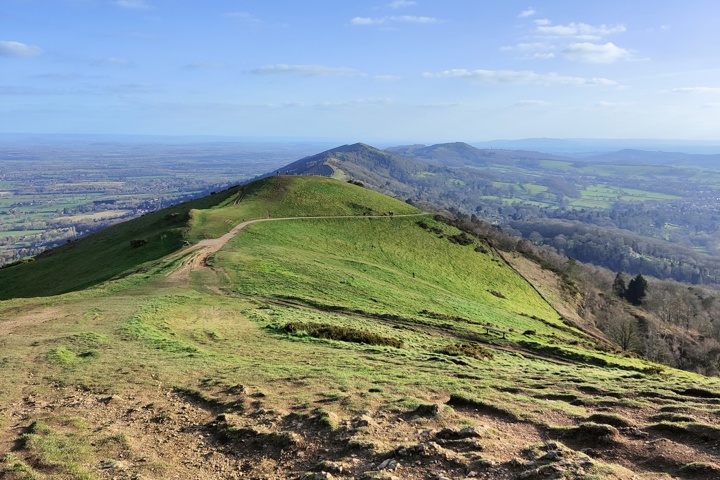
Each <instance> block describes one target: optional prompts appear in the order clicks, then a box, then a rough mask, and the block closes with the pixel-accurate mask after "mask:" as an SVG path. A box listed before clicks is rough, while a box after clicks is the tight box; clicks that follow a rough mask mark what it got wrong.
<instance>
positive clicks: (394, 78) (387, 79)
mask: <svg viewBox="0 0 720 480" xmlns="http://www.w3.org/2000/svg"><path fill="white" fill-rule="evenodd" d="M374 78H375V80H377V81H379V82H397V81H398V80H402V77H398V76H396V75H375V77H374Z"/></svg>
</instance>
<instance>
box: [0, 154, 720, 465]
mask: <svg viewBox="0 0 720 480" xmlns="http://www.w3.org/2000/svg"><path fill="white" fill-rule="evenodd" d="M341 154H342V155H341ZM343 155H345V157H343ZM347 155H365V157H366V158H365V159H366V161H367V162H371V163H370V164H372V165H374V167H373V168H375V169H380V168H385V169H387V170H388V171H389V170H391V169H394V168H400V167H398V165H402V160H398V159H397V158H396V157H395V156H392V155H390V154H382V152H381V154H377V152H375V151H374V149H371V148H370V147H367V146H362V145H360V146H354V147H353V148H350V149H347V151H344V152H342V151H341V152H333V153H332V154H325V160H322V159H321V157H318V158H315V159H313V157H310V158H309V159H304V161H305V163H306V164H307V165H306V166H307V168H314V167H311V166H309V165H310V164H313V163H314V164H315V166H317V167H318V168H322V165H323V164H324V163H323V162H328V163H330V164H334V165H333V166H334V172H335V174H336V175H338V174H339V172H343V173H345V174H347V172H346V171H345V170H344V169H343V167H346V166H347V164H346V163H345V162H344V160H343V158H348V157H347ZM331 158H332V159H334V160H332V159H331ZM298 168H300V167H298ZM407 168H410V166H408V167H407ZM288 170H292V169H290V168H288ZM371 170H372V169H368V171H371ZM174 215H177V216H174ZM163 236H165V240H164V241H163V240H162V238H163ZM168 238H172V239H173V241H172V243H171V242H169V241H168ZM132 240H147V243H142V244H138V242H135V243H133V244H131V241H132ZM144 249H146V250H145V252H144V253H143V250H144ZM102 252H110V253H109V254H112V255H111V256H112V258H108V259H104V258H103V255H102ZM109 254H108V255H109ZM101 262H108V263H107V264H105V263H101ZM107 265H110V266H107ZM514 265H515V266H518V268H517V269H516V268H515V267H514ZM75 266H77V269H75ZM93 266H94V267H95V271H93V268H92V267H93ZM520 266H521V268H520ZM57 270H60V272H57ZM519 271H522V272H523V273H522V274H520V273H519ZM63 273H65V275H63ZM43 277H48V280H47V281H41V279H42V278H43ZM531 279H534V280H531ZM11 283H12V284H11ZM15 283H17V284H15ZM0 285H1V287H0V291H1V292H2V295H3V297H4V298H6V299H5V300H3V301H1V302H0V346H1V347H2V350H0V412H2V416H0V453H4V457H2V461H1V462H0V478H8V479H19V478H68V479H70V478H72V479H75V478H84V479H94V478H97V479H105V478H108V479H109V478H123V479H124V478H128V479H130V478H143V479H155V478H157V479H160V478H202V479H211V478H304V479H321V478H322V479H328V478H367V479H373V478H396V477H400V478H410V479H426V478H498V479H515V478H577V479H580V478H583V479H591V478H615V479H627V478H632V477H633V475H636V476H637V477H638V478H667V475H668V474H670V475H672V476H674V477H678V478H708V479H709V478H717V476H718V474H720V467H718V465H717V464H716V462H717V450H716V449H717V446H718V445H719V444H720V426H719V425H718V421H717V418H718V416H717V415H718V410H717V409H718V406H717V405H718V401H719V399H720V381H719V380H718V379H714V378H708V377H703V376H701V375H697V374H692V373H689V372H683V371H678V370H674V369H672V368H668V367H663V366H660V365H656V364H653V363H650V362H647V361H645V360H643V359H641V358H638V357H637V356H633V355H623V354H620V353H618V352H616V351H615V350H614V349H613V348H612V347H611V346H610V344H609V343H608V342H606V341H604V339H602V338H599V337H598V334H597V332H596V331H594V330H592V328H590V327H589V326H587V325H583V324H581V323H580V322H578V321H576V319H574V318H570V316H569V315H565V314H561V313H559V311H561V310H562V311H564V310H568V311H569V310H573V309H574V308H573V307H572V305H565V308H561V307H562V306H561V305H560V304H561V303H562V302H563V300H562V299H563V298H565V297H564V296H563V293H562V286H561V285H562V280H561V279H559V278H557V277H555V276H553V274H552V273H551V272H549V271H547V270H543V269H542V268H541V267H540V266H539V265H537V264H535V263H533V262H532V261H531V260H529V259H527V258H521V257H512V256H509V255H508V254H506V253H503V252H500V251H498V250H496V249H495V248H494V247H493V246H492V245H490V244H489V243H488V242H487V241H486V240H485V239H483V238H480V237H476V236H473V235H470V234H469V233H468V232H464V231H461V230H459V229H458V228H457V227H455V226H453V225H450V224H448V223H446V222H445V221H443V219H442V218H441V217H435V216H433V215H428V214H423V213H422V212H420V211H418V210H417V209H415V208H414V207H412V206H410V205H408V204H406V203H403V202H400V201H398V200H395V199H392V198H389V197H386V196H383V195H381V194H379V193H376V192H373V191H371V190H369V189H365V188H362V187H360V186H357V185H353V184H351V183H347V182H344V181H338V180H335V179H328V178H322V177H302V176H286V175H280V176H273V177H268V178H265V179H262V180H259V181H257V182H254V183H251V184H249V185H245V186H243V187H242V188H235V189H231V190H229V191H227V192H221V193H218V194H216V195H213V196H211V197H208V198H205V199H201V200H198V201H195V202H193V203H188V204H184V205H179V206H176V207H173V209H171V210H165V211H160V212H157V213H156V214H152V215H148V216H146V217H142V218H140V219H136V220H134V221H131V222H128V223H127V224H123V225H119V226H117V227H115V230H112V231H106V232H103V233H102V234H98V235H93V236H89V237H87V238H85V239H83V240H81V241H78V242H77V243H76V244H74V245H71V246H65V247H63V248H61V249H58V250H55V251H52V252H51V253H50V254H48V255H46V256H45V257H44V258H39V259H37V260H36V261H34V262H30V263H27V264H21V265H16V266H13V267H10V268H6V269H2V270H0ZM64 292H66V293H64Z"/></svg>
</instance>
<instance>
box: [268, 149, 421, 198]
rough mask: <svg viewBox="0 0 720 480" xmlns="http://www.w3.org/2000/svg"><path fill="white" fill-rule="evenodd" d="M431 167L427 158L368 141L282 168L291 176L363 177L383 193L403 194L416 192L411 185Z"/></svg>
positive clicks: (362, 178)
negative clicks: (391, 150) (417, 158)
mask: <svg viewBox="0 0 720 480" xmlns="http://www.w3.org/2000/svg"><path fill="white" fill-rule="evenodd" d="M427 169H428V163H427V162H425V161H423V160H411V159H408V158H404V157H402V156H400V155H395V154H393V153H392V152H388V151H383V150H379V149H377V148H375V147H371V146H370V145H366V144H364V143H355V144H353V145H343V146H340V147H337V148H333V149H331V150H327V151H325V152H322V153H319V154H317V155H313V156H310V157H305V158H303V159H300V160H298V161H297V162H293V163H291V164H289V165H287V166H285V167H282V168H281V169H280V170H279V171H280V172H281V173H284V174H288V175H323V176H328V177H334V178H338V179H343V180H348V179H354V180H359V181H362V182H364V183H367V184H369V185H370V186H372V187H373V188H374V189H375V190H378V191H380V192H384V193H390V192H392V193H393V194H394V195H395V196H403V195H409V194H411V193H412V188H410V187H409V186H408V183H410V182H411V180H412V178H413V177H414V176H416V175H417V174H419V173H421V172H423V171H426V170H427Z"/></svg>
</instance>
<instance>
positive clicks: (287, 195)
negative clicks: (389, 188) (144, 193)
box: [188, 175, 420, 240]
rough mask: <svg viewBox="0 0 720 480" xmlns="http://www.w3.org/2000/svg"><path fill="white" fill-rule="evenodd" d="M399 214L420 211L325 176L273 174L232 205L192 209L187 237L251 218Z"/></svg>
mask: <svg viewBox="0 0 720 480" xmlns="http://www.w3.org/2000/svg"><path fill="white" fill-rule="evenodd" d="M391 213H392V214H394V215H402V214H415V213H420V211H419V210H418V209H417V208H415V207H413V206H410V205H408V204H406V203H404V202H401V201H399V200H396V199H394V198H391V197H387V196H385V195H381V194H379V193H377V192H374V191H372V190H368V189H366V188H362V187H359V186H357V185H353V184H350V183H346V182H341V181H338V180H334V179H331V178H325V177H315V176H312V177H307V176H285V175H283V176H275V177H269V178H265V179H263V180H259V181H257V182H253V183H251V184H249V185H246V186H244V187H243V188H242V190H241V193H240V195H239V197H238V198H237V200H236V201H235V202H234V203H233V204H232V205H223V206H222V207H220V208H213V209H208V210H203V211H195V212H193V215H192V217H193V219H192V221H191V229H190V232H189V233H188V237H189V238H191V239H192V240H199V239H202V238H217V237H219V236H221V235H222V234H224V233H227V232H228V231H229V230H230V229H231V228H232V227H233V226H234V225H235V224H236V223H238V222H240V221H244V220H249V219H254V218H284V217H311V216H339V215H346V216H357V215H360V216H362V215H389V214H391Z"/></svg>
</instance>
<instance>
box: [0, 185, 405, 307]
mask: <svg viewBox="0 0 720 480" xmlns="http://www.w3.org/2000/svg"><path fill="white" fill-rule="evenodd" d="M391 211H393V213H397V214H402V213H418V210H417V209H416V208H414V207H411V206H409V205H407V204H405V203H402V202H399V201H397V200H394V199H391V198H389V197H386V196H384V195H380V194H378V193H375V192H373V191H371V190H368V189H364V188H360V187H358V186H355V185H351V184H346V183H342V182H337V181H331V180H329V179H324V178H314V179H311V178H308V177H296V178H291V177H285V176H282V177H280V176H278V177H269V178H266V179H263V180H260V181H257V182H254V183H252V184H249V185H245V186H240V187H235V188H231V189H229V190H226V191H224V192H220V193H216V194H214V195H211V196H209V197H205V198H200V199H197V200H191V201H189V202H185V203H181V204H179V205H175V206H173V207H170V208H166V209H163V210H160V211H157V212H153V213H149V214H147V215H144V216H143V217H141V218H137V219H134V220H130V221H128V222H124V223H121V224H119V225H115V226H113V227H111V228H108V229H106V230H103V231H101V232H98V233H96V234H93V235H90V236H88V237H85V238H82V239H79V240H75V241H72V242H69V243H68V244H67V245H64V246H62V247H59V248H56V249H53V250H50V251H47V252H45V253H43V254H42V255H40V256H39V257H37V258H36V259H35V260H34V261H31V262H25V263H20V264H19V265H15V266H11V267H6V268H0V299H9V298H14V297H34V296H47V295H55V294H58V293H65V292H69V291H74V290H79V289H83V288H87V287H89V286H92V285H95V284H97V283H99V282H103V281H106V280H109V279H111V278H114V277H117V276H122V275H126V274H127V273H128V272H131V271H133V270H141V269H144V268H147V267H148V265H150V264H152V262H156V261H158V259H160V258H162V257H164V256H165V255H168V254H170V253H173V252H177V251H179V250H180V249H181V248H183V246H187V245H188V244H194V243H197V242H198V241H200V240H202V239H204V238H215V237H220V236H222V235H223V234H225V233H227V232H228V231H230V229H231V228H232V227H233V226H234V225H235V224H236V223H239V222H240V221H243V220H253V219H258V218H266V217H294V216H313V215H363V214H365V215H368V214H387V213H389V212H391Z"/></svg>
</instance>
